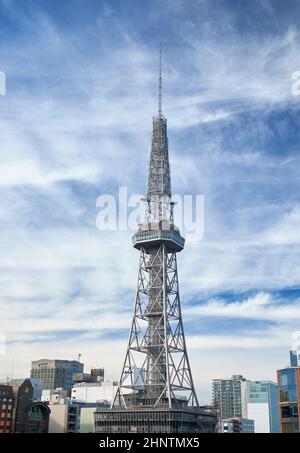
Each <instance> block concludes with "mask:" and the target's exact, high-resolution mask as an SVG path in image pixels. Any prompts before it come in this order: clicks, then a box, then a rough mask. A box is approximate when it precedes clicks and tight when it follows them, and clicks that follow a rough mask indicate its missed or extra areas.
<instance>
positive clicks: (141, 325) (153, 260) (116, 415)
mask: <svg viewBox="0 0 300 453" xmlns="http://www.w3.org/2000/svg"><path fill="white" fill-rule="evenodd" d="M144 202H145V219H144V223H143V224H141V225H139V229H138V232H137V233H136V234H135V235H134V236H133V246H134V247H135V248H136V249H138V250H139V252H140V260H139V270H138V283H137V291H136V297H135V304H134V314H133V319H132V325H131V330H130V335H129V341H128V346H127V352H126V355H125V360H124V363H123V368H122V372H121V378H120V381H119V386H118V390H117V393H116V395H115V398H114V401H113V404H112V406H111V408H110V409H101V408H99V409H97V411H96V413H95V428H96V432H98V433H100V432H105V433H109V432H137V433H138V432H141V433H174V432H201V431H202V432H203V431H206V432H208V431H211V432H213V431H214V425H215V418H214V415H213V414H212V413H211V412H210V411H209V410H205V408H201V407H199V405H198V400H197V395H196V392H195V388H194V383H193V378H192V373H191V368H190V363H189V359H188V354H187V350H186V343H185V336H184V330H183V322H182V316H181V308H180V297H179V285H178V274H177V253H179V252H181V251H182V250H183V248H184V242H185V241H184V238H183V237H182V236H181V235H180V231H179V229H178V228H177V227H176V226H175V225H174V216H173V211H174V203H173V201H172V193H171V180H170V165H169V152H168V136H167V120H166V118H165V117H164V116H163V114H162V52H161V48H160V61H159V77H158V112H157V115H156V116H155V117H154V118H153V131H152V146H151V153H150V162H149V170H148V184H147V196H146V198H145V199H144Z"/></svg>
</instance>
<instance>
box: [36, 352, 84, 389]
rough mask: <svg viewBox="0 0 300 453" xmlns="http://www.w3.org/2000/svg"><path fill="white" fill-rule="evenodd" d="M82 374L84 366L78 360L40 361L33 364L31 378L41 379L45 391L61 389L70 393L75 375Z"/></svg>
mask: <svg viewBox="0 0 300 453" xmlns="http://www.w3.org/2000/svg"><path fill="white" fill-rule="evenodd" d="M82 372H83V364H82V363H80V362H78V361H77V360H49V359H40V360H35V361H33V362H32V363H31V374H30V376H31V378H34V379H40V380H41V381H42V385H43V389H44V390H48V389H50V390H51V389H52V390H53V389H56V388H58V387H61V388H63V389H64V390H67V391H69V392H70V391H71V388H72V387H73V384H74V381H73V374H75V373H82Z"/></svg>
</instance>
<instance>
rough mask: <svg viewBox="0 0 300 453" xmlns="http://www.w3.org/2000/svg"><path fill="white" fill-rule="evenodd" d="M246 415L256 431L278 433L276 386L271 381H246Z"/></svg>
mask: <svg viewBox="0 0 300 453" xmlns="http://www.w3.org/2000/svg"><path fill="white" fill-rule="evenodd" d="M247 417H248V418H249V419H252V420H254V424H255V432H256V433H279V432H280V420H279V408H278V388H277V384H276V383H275V382H271V381H248V382H247Z"/></svg>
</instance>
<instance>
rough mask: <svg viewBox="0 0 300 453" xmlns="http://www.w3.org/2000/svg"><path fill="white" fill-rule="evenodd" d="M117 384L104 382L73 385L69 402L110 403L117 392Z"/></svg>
mask: <svg viewBox="0 0 300 453" xmlns="http://www.w3.org/2000/svg"><path fill="white" fill-rule="evenodd" d="M117 388H118V386H117V383H116V382H114V381H104V382H103V383H100V384H99V383H86V382H82V383H80V384H75V385H74V387H73V388H72V393H71V401H72V402H77V403H97V402H104V401H106V402H109V403H112V401H113V399H114V396H115V394H116V391H117Z"/></svg>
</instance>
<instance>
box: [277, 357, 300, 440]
mask: <svg viewBox="0 0 300 453" xmlns="http://www.w3.org/2000/svg"><path fill="white" fill-rule="evenodd" d="M277 382H278V396H279V416H280V431H281V432H282V433H299V426H300V420H299V414H300V366H289V367H285V368H281V369H279V370H277Z"/></svg>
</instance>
